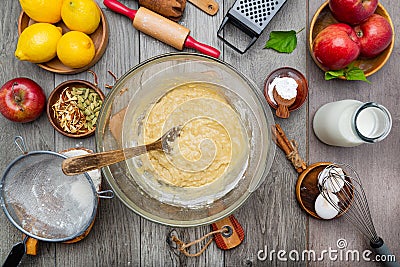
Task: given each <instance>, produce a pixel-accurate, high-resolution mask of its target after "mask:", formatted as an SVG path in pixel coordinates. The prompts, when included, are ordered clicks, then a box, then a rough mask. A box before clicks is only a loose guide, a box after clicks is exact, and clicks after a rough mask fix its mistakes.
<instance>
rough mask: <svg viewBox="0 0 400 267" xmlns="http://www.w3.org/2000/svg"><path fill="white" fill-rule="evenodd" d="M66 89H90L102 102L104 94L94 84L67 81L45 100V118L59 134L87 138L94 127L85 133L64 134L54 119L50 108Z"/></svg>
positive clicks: (92, 132)
mask: <svg viewBox="0 0 400 267" xmlns="http://www.w3.org/2000/svg"><path fill="white" fill-rule="evenodd" d="M67 87H86V88H91V89H93V90H95V91H96V93H97V94H98V95H99V96H100V98H101V99H102V100H103V101H104V98H105V96H104V94H103V92H102V91H101V90H100V89H99V88H98V87H97V86H95V85H94V84H92V83H90V82H88V81H84V80H69V81H65V82H63V83H61V84H59V85H58V86H57V87H56V88H55V89H54V90H53V91H52V92H51V94H50V96H49V98H48V100H47V107H46V112H47V118H48V119H49V121H50V124H51V125H52V126H53V127H54V129H56V130H57V131H58V132H59V133H61V134H63V135H65V136H68V137H72V138H83V137H88V136H91V135H93V134H94V132H95V130H96V127H93V129H92V130H91V131H87V132H85V133H77V134H74V133H68V132H65V131H64V130H63V129H62V128H61V127H60V124H59V123H58V120H57V119H56V118H55V117H54V113H53V109H52V106H53V105H54V104H55V103H56V102H57V100H58V99H59V97H60V94H61V93H62V92H63V91H64V89H65V88H67Z"/></svg>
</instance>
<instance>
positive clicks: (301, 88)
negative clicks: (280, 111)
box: [264, 67, 308, 112]
mask: <svg viewBox="0 0 400 267" xmlns="http://www.w3.org/2000/svg"><path fill="white" fill-rule="evenodd" d="M276 77H281V78H282V77H291V78H293V79H295V80H296V82H297V84H298V87H297V96H296V100H295V101H294V103H293V104H292V105H291V106H290V107H289V112H291V111H294V110H296V109H298V108H300V107H301V106H302V105H303V104H304V102H305V101H306V99H307V96H308V84H307V79H306V78H305V77H304V75H303V74H302V73H301V72H299V71H298V70H296V69H294V68H291V67H283V68H279V69H276V70H274V71H273V72H271V73H270V74H269V75H268V77H267V79H265V82H264V96H265V99H266V100H267V102H268V104H269V105H270V106H271V107H272V108H273V109H277V108H278V106H277V105H276V104H274V103H273V102H272V100H271V98H270V96H269V95H268V85H269V84H270V83H271V82H272V81H273V80H274V79H275V78H276Z"/></svg>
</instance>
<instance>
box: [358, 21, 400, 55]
mask: <svg viewBox="0 0 400 267" xmlns="http://www.w3.org/2000/svg"><path fill="white" fill-rule="evenodd" d="M354 30H355V31H356V33H357V37H358V38H359V40H360V48H361V50H360V55H361V56H363V57H367V58H372V57H375V56H377V55H379V54H380V53H381V52H382V51H383V50H385V49H386V48H387V47H388V46H389V45H390V43H391V42H392V36H393V31H392V27H391V26H390V23H389V21H387V19H385V18H384V17H382V16H381V15H378V14H373V15H372V16H370V17H369V18H368V19H367V20H365V21H364V22H362V23H361V24H360V25H358V26H356V27H354Z"/></svg>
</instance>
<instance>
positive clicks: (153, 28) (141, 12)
mask: <svg viewBox="0 0 400 267" xmlns="http://www.w3.org/2000/svg"><path fill="white" fill-rule="evenodd" d="M103 3H104V5H105V6H106V7H108V8H109V9H111V10H112V11H114V12H117V13H120V14H122V15H125V16H127V17H128V18H130V19H131V20H133V27H135V28H136V29H137V30H139V31H141V32H143V33H145V34H147V35H150V36H151V37H154V38H155V39H157V40H160V41H161V42H163V43H166V44H168V45H170V46H172V47H174V48H176V49H178V50H182V49H183V48H184V47H188V48H193V49H195V50H197V51H199V52H201V53H203V54H206V55H209V56H212V57H215V58H218V57H219V55H220V51H218V50H217V49H215V48H213V47H211V46H209V45H206V44H203V43H200V42H198V41H196V40H195V39H194V38H193V37H191V36H190V35H189V33H190V30H189V29H188V28H186V27H184V26H182V25H180V24H178V23H176V22H174V21H172V20H169V19H167V18H165V17H163V16H161V15H159V14H157V13H155V12H153V11H151V10H149V9H147V8H145V7H140V8H139V9H138V10H133V9H130V8H128V7H126V6H125V5H123V4H121V3H120V2H118V1H116V0H104V1H103Z"/></svg>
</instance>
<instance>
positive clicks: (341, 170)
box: [318, 163, 400, 267]
mask: <svg viewBox="0 0 400 267" xmlns="http://www.w3.org/2000/svg"><path fill="white" fill-rule="evenodd" d="M318 178H319V179H318V180H319V181H322V182H320V183H319V184H318V189H319V191H320V193H321V194H322V196H323V197H324V198H325V199H326V200H327V201H328V202H329V204H330V205H332V207H334V208H335V209H336V210H337V211H338V212H339V214H343V217H344V218H345V219H346V220H347V221H349V222H350V223H352V224H353V225H354V226H355V227H356V228H357V229H358V230H359V231H360V232H361V233H362V234H363V235H364V236H365V237H367V238H368V239H369V241H370V245H371V247H372V248H373V249H374V250H375V252H376V253H377V254H379V255H384V256H385V257H384V258H386V259H390V260H392V261H389V260H388V261H385V262H383V263H384V264H385V266H393V267H394V266H397V267H398V266H400V265H399V264H398V263H397V262H396V261H395V260H394V258H393V257H394V256H393V254H392V253H391V252H390V250H389V249H388V247H387V246H386V244H385V243H384V242H383V240H382V238H380V237H379V236H378V235H377V233H376V230H375V227H374V224H373V221H372V218H371V213H370V211H369V207H368V201H367V198H366V196H365V192H364V190H363V187H362V184H361V180H360V178H359V176H358V174H357V172H356V171H355V170H354V169H353V168H351V167H350V166H349V165H347V164H337V163H334V164H331V165H329V166H327V167H326V168H325V169H324V171H322V172H320V174H319V177H318ZM382 258H383V257H382Z"/></svg>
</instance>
